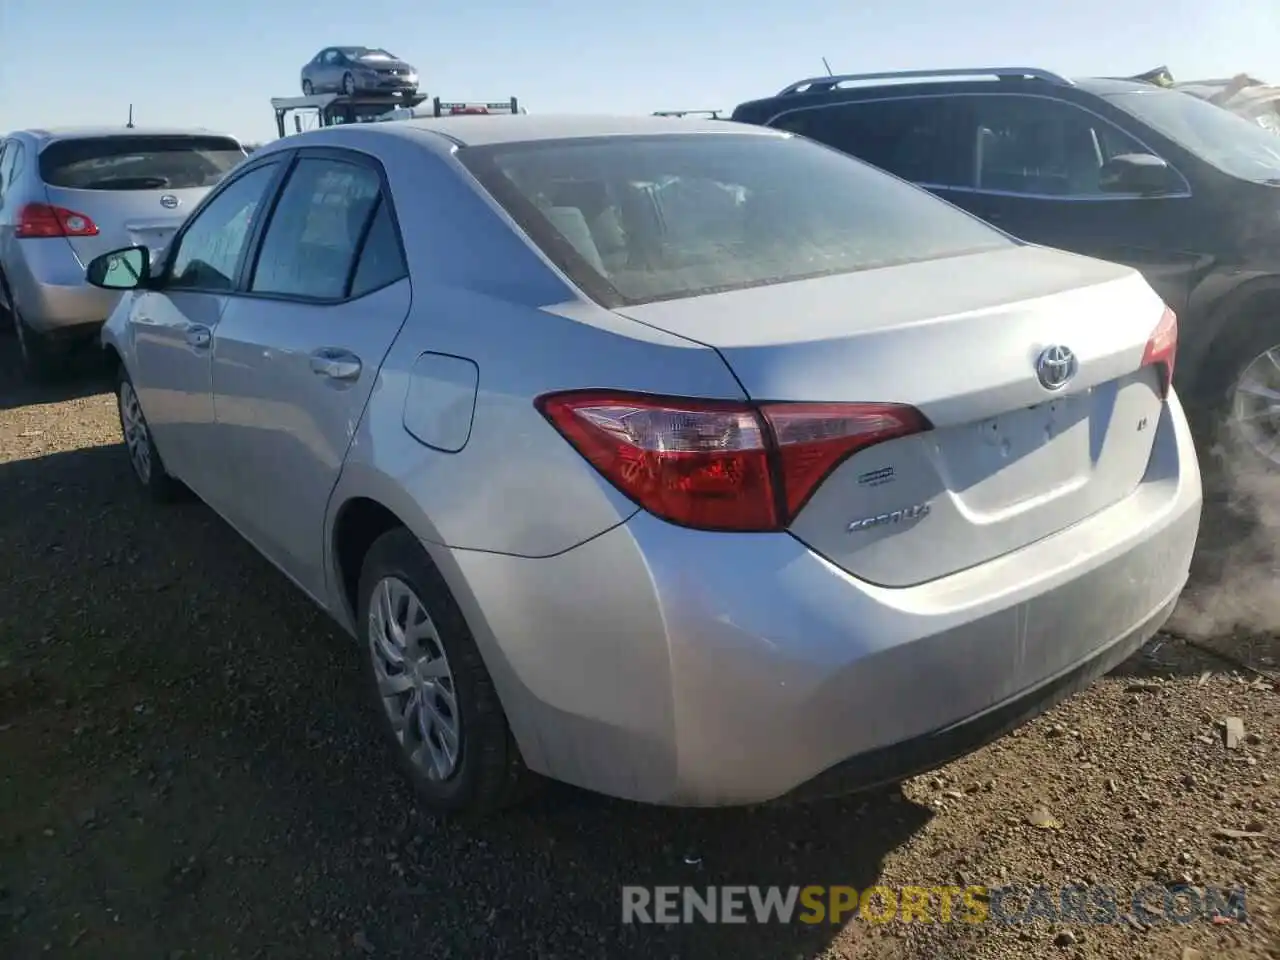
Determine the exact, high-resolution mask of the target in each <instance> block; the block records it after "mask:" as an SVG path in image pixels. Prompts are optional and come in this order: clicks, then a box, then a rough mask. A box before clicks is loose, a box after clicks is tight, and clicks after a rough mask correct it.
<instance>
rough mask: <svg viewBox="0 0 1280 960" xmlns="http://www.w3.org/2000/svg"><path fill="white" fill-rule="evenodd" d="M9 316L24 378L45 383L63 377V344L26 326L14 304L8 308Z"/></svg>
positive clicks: (65, 353) (65, 371)
mask: <svg viewBox="0 0 1280 960" xmlns="http://www.w3.org/2000/svg"><path fill="white" fill-rule="evenodd" d="M9 317H10V320H11V321H12V329H13V332H14V334H15V335H16V336H17V339H18V355H19V357H20V358H21V360H22V372H23V374H24V375H25V376H26V378H27V379H28V380H30V381H31V382H32V383H38V384H47V383H53V382H54V381H56V380H59V379H60V378H62V377H64V376H65V375H66V373H67V350H66V349H65V346H64V345H63V344H60V343H56V342H55V341H53V340H51V339H50V338H49V337H47V336H44V335H43V334H40V333H37V332H36V331H34V330H32V329H31V328H30V327H29V326H27V324H26V321H24V320H23V319H22V314H21V313H19V312H18V308H17V306H16V305H15V306H13V307H11V308H10V310H9Z"/></svg>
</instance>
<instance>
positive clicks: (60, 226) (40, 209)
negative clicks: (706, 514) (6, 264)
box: [13, 203, 98, 239]
mask: <svg viewBox="0 0 1280 960" xmlns="http://www.w3.org/2000/svg"><path fill="white" fill-rule="evenodd" d="M97 234H98V225H97V224H96V223H94V222H93V220H92V219H90V218H89V217H87V216H85V215H84V214H83V213H77V212H76V211H74V210H68V209H67V208H66V207H55V206H52V205H50V204H47V203H28V204H27V205H26V206H24V207H23V208H22V209H21V210H19V211H18V223H17V226H15V227H14V230H13V235H14V236H15V237H19V238H24V239H31V238H36V237H94V236H97Z"/></svg>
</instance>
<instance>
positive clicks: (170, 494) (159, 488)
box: [116, 364, 186, 503]
mask: <svg viewBox="0 0 1280 960" xmlns="http://www.w3.org/2000/svg"><path fill="white" fill-rule="evenodd" d="M129 394H132V395H133V397H134V399H136V398H137V392H136V391H134V389H133V381H131V380H130V379H129V374H128V372H127V371H126V370H125V368H124V364H120V367H119V370H118V371H117V373H116V413H117V415H118V416H119V417H120V433H121V435H122V436H123V437H124V438H125V451H126V454H127V455H128V457H129V467H130V470H131V472H132V473H133V477H134V479H135V480H137V481H138V486H139V487H140V488H141V489H142V491H143V493H145V494H146V496H147V499H149V500H151V501H153V502H155V503H172V502H174V501H175V500H180V499H182V498H183V496H184V494H185V493H186V488H185V487H184V486H183V485H182V484H181V483H179V482H178V481H177V480H175V479H174V478H173V477H171V476H170V475H169V471H168V470H166V469H165V466H164V460H163V459H161V457H160V451H159V450H157V449H156V445H155V441H154V440H153V439H152V438H151V429H150V427H148V426H147V421H146V417H145V416H143V415H142V407H141V405H139V406H138V408H137V409H138V417H139V418H140V420H141V424H142V436H141V437H139V438H138V439H139V441H140V442H141V443H143V444H144V445H145V449H146V457H147V458H148V459H147V469H145V470H144V469H143V468H142V467H141V466H140V465H139V460H138V458H137V457H136V456H135V454H134V450H133V447H132V446H131V445H130V443H129V439H128V436H127V431H128V427H127V426H126V424H125V419H126V415H125V405H126V403H127V399H126V398H127V397H128V395H129Z"/></svg>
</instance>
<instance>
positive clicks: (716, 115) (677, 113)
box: [653, 110, 724, 120]
mask: <svg viewBox="0 0 1280 960" xmlns="http://www.w3.org/2000/svg"><path fill="white" fill-rule="evenodd" d="M722 113H724V111H723V110H655V111H653V115H654V116H655V117H688V116H691V115H696V116H706V117H710V118H711V119H712V120H719V119H720V114H722Z"/></svg>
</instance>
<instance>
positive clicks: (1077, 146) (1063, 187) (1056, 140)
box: [956, 94, 1150, 197]
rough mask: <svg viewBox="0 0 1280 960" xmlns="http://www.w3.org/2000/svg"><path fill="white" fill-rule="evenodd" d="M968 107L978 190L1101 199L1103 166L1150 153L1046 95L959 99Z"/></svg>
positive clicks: (1092, 117) (1084, 112) (1106, 125)
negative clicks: (1116, 159) (1120, 156)
mask: <svg viewBox="0 0 1280 960" xmlns="http://www.w3.org/2000/svg"><path fill="white" fill-rule="evenodd" d="M956 99H957V101H958V104H959V102H963V104H964V106H965V107H966V108H967V116H968V118H969V120H968V122H969V126H968V131H969V136H968V138H967V144H966V146H967V149H968V150H969V151H971V152H972V155H973V157H974V184H973V186H974V187H976V188H977V189H979V190H992V191H999V192H1001V193H1015V194H1023V195H1029V196H1037V197H1101V196H1106V195H1107V194H1106V193H1105V192H1104V191H1103V190H1102V189H1101V186H1100V177H1101V174H1102V168H1103V165H1104V164H1106V163H1107V161H1109V160H1111V159H1112V158H1114V157H1116V156H1119V155H1121V154H1131V153H1148V152H1150V151H1148V150H1147V148H1146V147H1144V146H1142V144H1140V143H1138V142H1137V141H1136V140H1134V139H1133V138H1132V137H1130V136H1129V135H1128V134H1126V133H1125V132H1124V131H1122V130H1120V129H1119V128H1118V127H1116V126H1114V125H1112V124H1110V123H1108V122H1107V121H1105V120H1103V119H1102V118H1101V117H1098V116H1096V115H1095V114H1092V113H1089V112H1088V111H1087V110H1082V109H1080V108H1079V107H1077V106H1075V105H1073V104H1070V103H1065V102H1064V101H1061V100H1054V99H1050V98H1048V97H1026V96H1017V95H1001V94H984V95H981V96H971V97H957V98H956Z"/></svg>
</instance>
